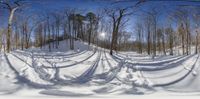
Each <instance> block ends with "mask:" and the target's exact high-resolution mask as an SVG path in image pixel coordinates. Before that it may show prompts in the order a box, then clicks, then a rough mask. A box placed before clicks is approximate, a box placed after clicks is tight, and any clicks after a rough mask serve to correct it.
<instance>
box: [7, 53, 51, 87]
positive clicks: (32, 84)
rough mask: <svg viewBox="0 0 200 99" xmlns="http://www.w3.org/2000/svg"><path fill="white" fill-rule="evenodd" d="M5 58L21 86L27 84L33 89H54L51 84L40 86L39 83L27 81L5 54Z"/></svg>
mask: <svg viewBox="0 0 200 99" xmlns="http://www.w3.org/2000/svg"><path fill="white" fill-rule="evenodd" d="M4 57H5V59H6V61H7V64H8V66H9V67H10V68H11V70H13V71H14V73H15V75H16V79H17V80H18V83H20V84H21V83H24V84H27V85H29V86H31V87H33V88H52V87H53V85H51V84H39V83H36V82H32V81H30V80H29V79H27V78H26V77H24V76H21V75H20V74H19V72H18V71H17V70H16V69H15V68H14V66H12V64H11V63H10V60H9V59H8V57H7V55H6V54H4Z"/></svg>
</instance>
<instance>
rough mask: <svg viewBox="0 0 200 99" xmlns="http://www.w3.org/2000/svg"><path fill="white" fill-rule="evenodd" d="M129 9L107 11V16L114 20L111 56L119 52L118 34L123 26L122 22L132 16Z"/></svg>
mask: <svg viewBox="0 0 200 99" xmlns="http://www.w3.org/2000/svg"><path fill="white" fill-rule="evenodd" d="M128 10H129V8H128V7H126V8H115V9H114V8H113V9H106V10H105V12H106V14H107V15H108V16H109V17H110V18H111V20H112V39H111V46H110V55H112V54H113V50H117V40H118V32H119V28H120V25H121V24H122V20H123V19H124V18H125V17H126V16H128V15H131V14H132V12H129V11H128Z"/></svg>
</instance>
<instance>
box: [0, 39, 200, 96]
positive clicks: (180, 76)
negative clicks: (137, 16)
mask: <svg viewBox="0 0 200 99" xmlns="http://www.w3.org/2000/svg"><path fill="white" fill-rule="evenodd" d="M64 42H65V41H63V43H62V42H61V43H60V44H61V45H60V46H61V47H60V48H59V49H61V50H56V49H54V50H53V52H47V50H45V48H44V49H42V50H40V49H38V48H32V49H29V50H25V51H21V50H16V51H12V52H11V53H0V98H1V99H3V98H9V99H11V98H12V99H14V98H15V99H16V98H20V99H33V98H45V99H47V98H49V99H54V98H58V97H59V98H65V99H66V97H68V98H74V99H79V98H92V99H93V98H113V99H116V98H117V99H121V98H133V97H134V98H139V99H143V98H166V99H167V98H180V97H181V98H191V97H192V98H198V96H199V95H200V86H199V82H200V76H199V71H200V68H199V66H200V57H199V55H198V54H197V55H189V56H178V55H176V56H157V57H155V58H154V59H152V57H151V56H148V55H140V54H137V53H135V52H120V53H115V54H114V55H113V56H111V55H110V54H109V53H108V51H107V50H105V49H101V48H97V49H95V48H90V50H88V45H87V44H84V43H81V42H78V41H77V42H76V43H77V44H76V45H77V46H76V47H75V51H70V50H69V49H67V47H66V46H65V45H64V44H65V43H64ZM65 47H66V48H65ZM79 48H80V50H79V51H77V49H79ZM64 49H66V51H65V50H64Z"/></svg>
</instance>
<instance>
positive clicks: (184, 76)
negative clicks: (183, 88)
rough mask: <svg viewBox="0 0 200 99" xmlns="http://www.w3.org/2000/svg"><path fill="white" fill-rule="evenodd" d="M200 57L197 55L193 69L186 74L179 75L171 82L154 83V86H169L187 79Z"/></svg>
mask: <svg viewBox="0 0 200 99" xmlns="http://www.w3.org/2000/svg"><path fill="white" fill-rule="evenodd" d="M199 58H200V55H198V56H197V58H196V60H195V62H194V63H193V64H192V67H191V70H188V72H187V73H186V74H185V75H183V76H182V77H179V78H178V79H176V80H173V81H170V82H167V83H163V84H154V85H153V86H154V87H162V86H169V85H172V84H175V83H178V82H180V81H182V80H183V79H185V78H186V77H187V76H188V75H189V74H190V73H191V72H192V71H193V69H194V68H195V65H196V63H197V61H198V60H199ZM169 77H170V76H169Z"/></svg>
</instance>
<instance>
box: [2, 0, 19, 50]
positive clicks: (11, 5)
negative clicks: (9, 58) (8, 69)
mask: <svg viewBox="0 0 200 99" xmlns="http://www.w3.org/2000/svg"><path fill="white" fill-rule="evenodd" d="M22 5H23V4H22V3H21V0H15V1H14V2H10V1H7V0H2V1H0V6H1V8H5V9H7V10H9V18H8V27H7V34H6V44H7V49H6V50H7V52H8V53H9V52H10V49H11V48H10V47H11V44H10V42H11V41H10V38H11V33H12V23H13V22H12V21H13V17H14V15H15V12H16V11H17V10H18V9H19V8H20V7H22Z"/></svg>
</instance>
